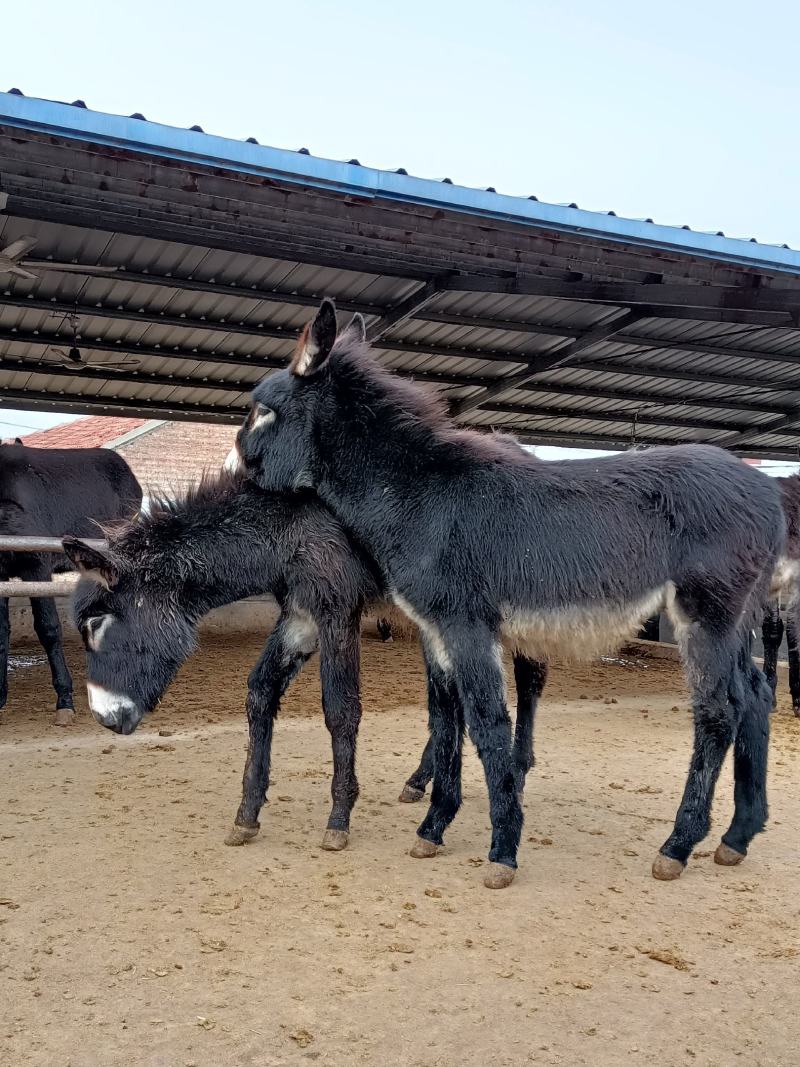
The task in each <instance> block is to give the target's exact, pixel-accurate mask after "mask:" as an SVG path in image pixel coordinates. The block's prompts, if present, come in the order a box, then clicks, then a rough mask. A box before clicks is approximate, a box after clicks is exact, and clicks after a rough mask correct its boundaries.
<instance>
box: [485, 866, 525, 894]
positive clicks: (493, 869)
mask: <svg viewBox="0 0 800 1067" xmlns="http://www.w3.org/2000/svg"><path fill="white" fill-rule="evenodd" d="M516 873H517V871H516V868H514V867H508V866H507V865H506V864H505V863H490V864H489V866H488V867H487V868H486V874H485V875H484V878H483V884H484V885H485V886H486V888H487V889H505V888H506V886H509V885H511V883H512V882H513V881H514V875H515V874H516Z"/></svg>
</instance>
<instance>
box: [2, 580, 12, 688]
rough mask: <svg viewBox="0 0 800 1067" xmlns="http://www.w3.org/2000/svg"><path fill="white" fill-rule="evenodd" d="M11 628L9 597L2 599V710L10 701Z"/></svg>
mask: <svg viewBox="0 0 800 1067" xmlns="http://www.w3.org/2000/svg"><path fill="white" fill-rule="evenodd" d="M10 633H11V628H10V626H9V623H8V597H5V596H4V597H0V708H4V707H5V706H6V701H7V700H8V642H9V635H10Z"/></svg>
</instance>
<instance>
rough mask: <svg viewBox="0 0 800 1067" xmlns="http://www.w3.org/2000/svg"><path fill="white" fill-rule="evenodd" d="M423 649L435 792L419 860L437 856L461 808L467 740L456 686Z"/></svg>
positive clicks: (416, 852)
mask: <svg viewBox="0 0 800 1067" xmlns="http://www.w3.org/2000/svg"><path fill="white" fill-rule="evenodd" d="M423 648H424V651H425V667H426V670H427V672H428V718H429V721H430V728H431V736H430V741H429V746H430V750H431V773H432V775H433V789H432V790H431V803H430V807H429V808H428V813H427V814H426V816H425V818H424V819H423V820H422V823H421V824H420V826H419V828H418V830H417V841H416V843H415V845H414V847H413V848H412V849H411V855H412V856H414V857H416V858H417V859H426V858H428V857H429V856H435V855H436V853H437V852H438V851H439V848H440V847H441V845H442V844H443V843H444V841H443V837H444V831H445V830H446V829H447V827H448V826H449V825H450V823H451V822H452V821H453V819H454V818H455V817H456V813H457V812H458V809H459V808H460V807H461V753H462V746H463V740H464V716H463V711H462V708H461V701H460V700H459V698H458V693H457V691H456V688H455V685H454V684H453V682H452V680H451V679H450V678H448V676H447V675H446V674H445V672H444V671H443V670H442V668H441V667H440V666H439V665H438V663H437V662H436V660H435V658H434V657H433V656H432V654H431V652H430V650H429V649H428V648H427V647H426V646H425V644H424V642H423ZM423 759H424V757H423Z"/></svg>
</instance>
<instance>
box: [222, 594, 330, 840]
mask: <svg viewBox="0 0 800 1067" xmlns="http://www.w3.org/2000/svg"><path fill="white" fill-rule="evenodd" d="M289 619H290V616H287V615H286V614H282V615H281V617H280V619H279V620H278V623H277V625H276V626H275V629H274V630H273V631H272V633H271V635H270V638H269V640H268V641H267V644H266V646H265V648H264V651H263V652H262V653H261V656H260V657H259V660H258V663H257V664H256V665H255V667H254V668H253V670H252V671H251V672H250V677H249V678H248V680H247V686H248V689H247V722H248V726H249V731H250V736H249V740H248V745H247V762H246V763H245V767H244V777H243V779H242V802H241V804H240V805H239V810H238V812H237V813H236V819H235V821H234V825H233V828H232V830H231V831H230V833H229V834H228V836H227V837H226V838H225V844H226V845H244V844H246V842H248V841H250V840H252V839H253V838H254V837H255V836H256V834H257V833H258V831H259V829H260V823H259V821H258V816H259V814H260V812H261V808H262V807H263V805H264V801H265V800H266V798H267V788H268V787H269V764H270V753H271V749H272V730H273V726H274V723H275V718H276V716H277V714H278V709H279V707H280V701H281V697H282V696H283V694H284V693H285V692H286V690H287V689H288V687H289V685H290V684H291V682H292V679H293V678H294V677H295V676H296V675H297V674H298V672H299V671H300V669H301V668H302V666H303V664H304V663H305V662H306V660H308V658H309V656H310V655H311V654H312V653H313V651H314V648H315V647H316V636H315V635H313V634H311V633H307V634H298V632H297V630H296V629H294V630H293V629H292V628H290V627H289V625H288V621H289Z"/></svg>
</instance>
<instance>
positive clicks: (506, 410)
mask: <svg viewBox="0 0 800 1067" xmlns="http://www.w3.org/2000/svg"><path fill="white" fill-rule="evenodd" d="M484 410H486V411H496V412H498V413H500V414H507V415H508V414H511V415H528V416H530V418H534V419H540V418H545V419H582V420H583V421H585V422H598V423H604V422H611V423H622V424H623V425H624V424H631V423H633V421H634V420H635V421H636V423H637V425H644V426H666V427H669V428H671V429H680V430H704V431H705V430H710V431H711V432H717V433H720V434H724V433H725V432H726V431H727V432H733V431H736V432H738V431H740V430H743V429H744V428H745V427H743V426H742V424H741V423H736V422H725V421H720V422H709V421H708V420H707V419H684V418H682V417H675V416H672V415H667V416H658V415H653V414H650V415H645V414H642V413H641V409H639V410H636V409H634V410H633V411H587V410H586V409H585V408H574V407H562V406H560V405H558V404H536V403H533V404H502V403H489V404H486V405H484ZM509 429H511V430H512V431H513V426H510V427H509Z"/></svg>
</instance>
